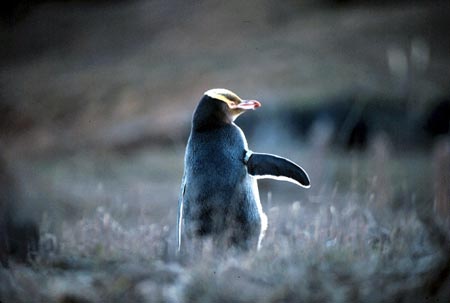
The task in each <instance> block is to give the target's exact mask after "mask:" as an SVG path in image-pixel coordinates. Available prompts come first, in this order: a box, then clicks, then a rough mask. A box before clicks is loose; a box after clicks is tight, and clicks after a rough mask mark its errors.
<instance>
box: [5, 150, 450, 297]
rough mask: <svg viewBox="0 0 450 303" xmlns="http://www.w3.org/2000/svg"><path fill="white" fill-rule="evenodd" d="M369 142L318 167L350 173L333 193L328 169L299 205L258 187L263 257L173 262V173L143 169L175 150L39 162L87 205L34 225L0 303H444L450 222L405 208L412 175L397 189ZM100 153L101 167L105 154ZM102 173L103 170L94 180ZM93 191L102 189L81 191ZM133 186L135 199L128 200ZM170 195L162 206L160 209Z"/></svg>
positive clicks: (210, 256)
mask: <svg viewBox="0 0 450 303" xmlns="http://www.w3.org/2000/svg"><path fill="white" fill-rule="evenodd" d="M376 144H381V145H380V146H378V147H377V148H375V149H374V152H373V153H370V152H369V154H368V155H366V156H363V155H360V156H358V157H359V158H360V159H358V157H356V156H354V157H351V158H349V159H347V160H346V163H342V162H343V161H344V160H343V158H341V159H339V160H338V161H337V160H333V159H332V158H329V157H324V158H322V159H320V160H321V161H322V162H324V163H331V162H333V161H336V162H340V163H341V165H340V166H339V168H337V170H339V169H342V167H349V168H351V167H352V165H353V166H355V167H356V168H354V171H353V173H352V172H351V169H350V171H349V172H347V173H348V174H350V175H349V178H350V179H349V180H348V182H347V184H346V182H342V185H341V186H336V181H337V179H335V178H334V177H330V176H333V173H332V172H333V170H334V169H336V168H333V167H334V166H333V165H331V166H326V167H325V168H324V170H325V172H324V173H322V174H319V175H322V180H321V182H322V183H321V185H323V186H321V189H317V190H316V191H313V190H312V191H311V193H310V194H308V193H307V194H305V195H301V196H299V197H300V199H299V200H297V201H293V202H292V200H291V201H289V200H286V199H289V198H288V197H290V194H289V193H285V194H281V193H280V192H279V191H277V188H276V187H274V188H273V192H272V188H263V189H262V196H263V197H265V196H266V191H267V190H269V191H270V192H271V195H268V198H267V199H266V198H264V199H263V204H264V207H265V210H266V212H267V214H268V217H269V230H268V233H267V235H266V238H265V241H264V243H263V247H262V249H261V250H260V251H258V252H249V253H247V254H238V253H235V252H227V253H224V254H221V255H217V254H215V253H212V251H213V250H212V249H211V247H209V246H208V245H206V246H205V247H204V249H203V252H202V254H201V256H200V257H196V258H192V259H189V260H185V261H184V262H182V263H180V262H179V260H177V258H176V256H175V254H174V247H175V245H174V242H175V241H174V240H175V238H174V230H175V219H174V218H175V208H176V195H177V193H176V191H177V189H178V182H179V180H178V177H179V176H178V174H179V173H181V172H180V171H179V169H178V170H174V171H173V172H172V173H169V174H167V175H164V174H161V173H156V174H153V173H149V172H148V171H147V169H146V167H148V165H150V164H151V165H152V167H153V168H154V169H155V171H164V170H163V169H162V168H163V167H168V166H170V165H174V164H173V162H172V164H170V163H171V161H169V160H170V159H175V158H178V157H180V156H182V153H180V152H173V153H172V154H171V153H170V151H169V153H167V151H165V152H156V151H153V152H149V151H146V152H142V153H138V154H134V155H129V156H128V157H125V158H124V157H123V156H120V155H109V158H108V157H106V160H104V161H103V162H101V161H99V158H98V157H96V156H93V155H89V156H86V155H85V156H77V157H75V158H72V162H70V161H55V162H46V163H44V164H42V163H41V164H40V165H44V166H48V169H47V175H46V178H50V179H52V178H58V180H59V182H60V183H58V184H57V186H56V187H59V188H60V189H61V188H68V187H67V186H69V184H70V186H71V187H72V188H79V192H78V194H79V197H80V198H79V199H78V200H77V201H79V202H81V203H85V204H81V205H80V206H79V208H82V210H81V211H80V212H79V215H78V216H75V217H71V218H68V219H67V220H66V219H64V218H57V217H56V218H55V217H51V216H48V217H46V218H44V219H43V220H44V222H43V224H42V234H43V241H42V251H41V255H40V256H39V258H38V260H36V262H35V263H34V264H33V265H32V266H31V267H30V268H27V267H23V266H20V265H14V266H12V268H11V270H10V271H5V270H2V271H1V272H0V280H1V283H0V285H1V286H0V295H1V296H0V300H2V302H31V301H32V302H116V301H121V302H293V301H297V302H298V301H301V302H426V301H427V300H428V301H429V302H444V301H445V300H444V299H445V298H448V296H449V295H450V288H449V287H448V285H450V284H449V283H448V282H449V278H450V275H449V271H450V261H449V256H450V254H449V252H450V250H449V238H448V236H449V235H448V225H447V226H446V227H445V225H439V224H438V223H436V222H435V220H434V219H433V218H434V216H433V215H432V212H431V210H432V208H431V206H430V205H431V204H429V203H428V204H426V203H423V204H421V203H417V201H414V199H417V197H422V196H426V194H424V193H422V194H420V195H417V194H416V193H415V192H414V190H412V192H410V193H407V192H405V188H406V189H408V190H410V189H411V188H414V187H413V184H412V183H414V182H415V181H414V179H413V180H409V179H405V180H396V182H399V184H401V186H397V185H395V183H396V182H393V181H392V178H393V177H395V178H399V177H398V175H395V174H393V173H394V172H395V171H396V169H397V168H396V169H395V170H393V171H391V170H390V169H388V168H389V167H393V165H394V164H396V165H400V164H399V163H397V162H398V161H397V160H395V159H393V157H394V156H388V155H387V154H385V153H384V152H382V151H383V149H384V147H382V146H383V144H382V143H379V142H378V143H376ZM322 148H323V147H322ZM377 150H378V151H377ZM311 153H312V154H313V152H312V151H311ZM377 153H381V155H379V154H377ZM306 154H308V152H307V153H306ZM306 154H303V155H300V154H299V155H297V156H298V157H300V158H304V157H305V155H306ZM323 154H324V155H325V154H330V151H326V152H324V153H323ZM382 155H384V156H382ZM99 157H100V158H102V159H105V155H104V154H102V155H101V156H99ZM164 159H165V160H167V161H164V162H161V160H164ZM368 159H372V160H373V161H375V163H372V165H375V166H382V167H385V168H386V169H385V170H380V171H382V172H383V174H385V175H384V176H376V175H375V174H374V171H375V170H371V169H365V168H364V163H367V161H368ZM66 160H67V159H66ZM157 160H158V161H157ZM418 160H420V157H419V158H417V157H416V158H414V159H413V160H411V161H406V160H404V161H405V162H404V163H403V165H404V167H406V166H407V165H408V164H411V163H421V161H418ZM172 161H173V160H172ZM422 161H423V160H422ZM89 163H90V164H91V165H88V164H89ZM158 163H159V166H158ZM161 163H163V164H161ZM351 163H353V164H351ZM74 164H76V165H74ZM175 166H178V165H175ZM105 167H109V170H108V171H106V172H105V171H103V172H102V168H103V169H104V168H105ZM394 167H395V166H394ZM419 167H420V166H419ZM76 168H77V169H76ZM90 170H94V171H100V173H98V174H97V175H95V174H94V175H90V178H88V179H83V178H78V177H76V176H82V175H83V174H82V172H83V171H84V172H88V171H90ZM405 170H406V171H408V170H407V169H406V168H405ZM56 172H58V174H55V173H56ZM120 172H121V174H120ZM370 172H371V173H372V174H371V173H370ZM116 173H117V175H116ZM425 173H426V171H425ZM428 173H430V174H431V172H430V171H429V172H428ZM326 176H328V177H326ZM338 176H340V177H341V178H342V174H341V175H338ZM344 176H345V175H344ZM61 178H62V179H61ZM77 178H78V179H77ZM343 179H345V177H344V178H342V179H339V180H343ZM139 180H140V182H141V183H139ZM313 180H314V179H313ZM333 180H334V181H333ZM380 180H384V181H380ZM145 182H148V184H155V183H159V184H164V183H170V187H172V188H175V189H174V190H173V191H166V193H165V194H162V192H161V193H160V194H159V196H155V194H153V195H152V194H151V192H152V190H153V189H154V187H152V186H154V185H148V184H147V185H145ZM380 182H383V183H382V184H383V186H381V184H380ZM91 183H94V184H103V185H102V186H103V187H102V188H100V189H99V188H96V189H93V190H89V188H90V184H91ZM118 184H122V186H120V187H118ZM131 184H134V186H130V185H131ZM139 184H140V185H139ZM332 184H335V186H332ZM54 186H55V185H54ZM146 186H147V187H146ZM167 186H168V185H167ZM56 187H53V190H55V188H56ZM264 187H266V186H264ZM402 187H403V189H402ZM139 188H140V190H141V191H142V192H141V194H132V192H133V191H135V190H139ZM281 189H282V190H284V189H285V188H284V187H282V188H281ZM290 189H292V190H294V191H297V192H298V191H299V189H298V188H296V187H294V186H293V187H292V188H290ZM116 194H117V196H116V199H114V197H115V195H116ZM117 197H118V198H117ZM90 199H92V201H90ZM171 199H173V201H172V202H170V204H169V205H161V204H165V203H166V202H165V201H169V200H171ZM395 200H402V203H400V206H395V205H392V203H393V201H395ZM83 201H84V202H83ZM430 202H431V200H430ZM89 203H90V204H91V206H90V207H86V206H87V205H88V204H89ZM424 205H429V206H428V208H423V207H424ZM394 206H395V207H394ZM56 221H60V222H59V223H58V224H56ZM52 226H53V228H52ZM55 226H58V231H57V232H55V230H54V229H55ZM444 227H445V228H447V229H445V228H444ZM439 300H441V301H439Z"/></svg>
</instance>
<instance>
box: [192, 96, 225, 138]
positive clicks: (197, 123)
mask: <svg viewBox="0 0 450 303" xmlns="http://www.w3.org/2000/svg"><path fill="white" fill-rule="evenodd" d="M232 123H233V120H232V118H231V117H230V116H229V115H228V114H227V105H226V104H225V103H224V102H222V101H219V100H215V99H211V98H210V97H208V96H204V97H203V98H202V100H201V101H200V103H199V104H198V106H197V109H196V110H195V112H194V116H193V118H192V129H193V130H194V131H198V132H203V131H207V130H211V129H217V128H220V127H224V126H226V125H230V124H232Z"/></svg>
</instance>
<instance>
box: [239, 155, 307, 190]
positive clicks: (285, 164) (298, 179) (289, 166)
mask: <svg viewBox="0 0 450 303" xmlns="http://www.w3.org/2000/svg"><path fill="white" fill-rule="evenodd" d="M245 160H246V164H247V169H248V172H249V174H250V175H252V176H255V177H257V178H272V179H277V180H282V181H289V182H292V183H295V184H297V185H300V186H302V187H305V188H309V187H310V186H311V182H310V181H309V177H308V174H307V173H306V171H305V170H304V169H303V168H301V167H300V166H298V165H297V164H295V163H294V162H292V161H290V160H288V159H285V158H282V157H279V156H275V155H270V154H258V153H253V152H249V151H247V154H246V156H245Z"/></svg>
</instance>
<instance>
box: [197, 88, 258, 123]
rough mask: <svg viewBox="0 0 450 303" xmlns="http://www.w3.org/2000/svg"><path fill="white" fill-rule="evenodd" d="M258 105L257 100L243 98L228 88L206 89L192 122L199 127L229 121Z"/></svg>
mask: <svg viewBox="0 0 450 303" xmlns="http://www.w3.org/2000/svg"><path fill="white" fill-rule="evenodd" d="M260 106H261V103H260V102H259V101H256V100H243V99H241V98H239V96H238V95H236V94H235V93H233V92H232V91H230V90H228V89H224V88H213V89H210V90H208V91H206V92H205V94H204V95H203V98H202V99H201V100H200V103H199V104H198V106H197V109H196V110H195V113H194V118H193V122H194V124H197V126H201V127H207V126H209V127H212V126H214V125H217V124H222V123H231V122H233V121H234V120H235V119H236V118H237V117H238V116H239V115H241V114H242V113H244V112H245V111H247V110H250V109H256V108H258V107H260ZM194 126H195V125H194Z"/></svg>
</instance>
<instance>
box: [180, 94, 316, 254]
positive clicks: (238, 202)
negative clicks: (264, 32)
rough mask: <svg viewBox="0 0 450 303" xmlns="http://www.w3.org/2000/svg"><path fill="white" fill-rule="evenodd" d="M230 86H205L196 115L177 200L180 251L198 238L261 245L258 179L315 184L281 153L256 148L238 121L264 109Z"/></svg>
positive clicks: (236, 245) (235, 244)
mask: <svg viewBox="0 0 450 303" xmlns="http://www.w3.org/2000/svg"><path fill="white" fill-rule="evenodd" d="M260 106H261V103H260V102H259V101H257V100H243V99H241V98H240V97H239V96H238V95H236V94H235V93H233V92H232V91H230V90H227V89H223V88H215V89H210V90H208V91H206V92H205V93H204V95H203V97H202V98H201V100H200V102H199V103H198V105H197V107H196V109H195V111H194V114H193V116H192V124H191V131H190V135H189V139H188V142H187V146H186V151H185V157H184V173H183V177H182V181H181V190H180V196H179V200H178V221H177V226H178V229H177V233H178V241H177V242H178V243H177V244H178V245H177V252H178V254H179V253H180V252H181V253H183V252H184V251H186V250H187V247H188V244H187V243H186V242H190V241H192V240H194V239H200V240H202V239H204V238H206V237H209V238H211V239H212V242H213V246H214V247H217V248H219V249H223V248H230V247H234V248H237V249H242V250H245V251H247V250H249V249H259V248H260V247H261V241H262V239H263V237H264V233H265V230H266V228H267V216H266V215H265V213H264V212H263V209H262V206H261V201H260V198H259V191H258V184H257V179H259V178H274V179H278V180H284V181H290V182H293V183H295V184H297V185H299V186H302V187H304V188H309V187H310V179H309V177H308V174H307V173H306V171H305V170H304V169H303V168H301V167H300V166H299V165H297V164H295V163H294V162H292V161H290V160H288V159H285V158H283V157H280V156H276V155H271V154H263V153H255V152H252V151H251V150H250V149H249V148H248V144H247V140H246V138H245V135H244V133H243V131H242V130H241V129H240V128H239V127H238V126H237V125H236V124H235V123H234V121H235V119H236V118H237V117H238V116H240V115H241V114H242V113H244V112H246V111H249V110H254V109H256V108H259V107H260Z"/></svg>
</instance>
